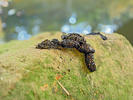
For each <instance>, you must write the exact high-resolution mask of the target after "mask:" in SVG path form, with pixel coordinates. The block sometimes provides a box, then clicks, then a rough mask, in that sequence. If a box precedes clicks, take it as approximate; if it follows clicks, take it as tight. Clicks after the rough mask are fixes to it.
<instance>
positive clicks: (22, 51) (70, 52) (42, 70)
mask: <svg viewBox="0 0 133 100" xmlns="http://www.w3.org/2000/svg"><path fill="white" fill-rule="evenodd" d="M60 36H61V33H60V32H53V33H44V34H40V35H38V36H35V37H33V38H31V39H30V40H25V41H12V42H10V43H6V44H3V45H0V100H133V47H132V46H131V44H130V43H129V42H128V41H127V40H126V38H125V37H123V36H121V35H118V34H111V35H106V36H107V37H108V40H107V41H103V40H102V39H101V38H100V37H99V36H84V37H85V39H86V40H87V42H88V43H89V44H91V46H92V47H93V48H94V49H95V50H96V52H95V62H96V65H97V71H95V72H92V73H90V72H89V70H88V69H87V68H86V66H85V62H84V56H83V54H81V53H80V52H78V51H77V50H76V49H63V50H54V49H50V50H47V49H43V50H39V49H35V46H36V45H37V43H39V42H41V41H42V40H44V39H52V38H58V39H59V40H60ZM57 78H60V79H59V82H60V83H61V84H62V85H63V86H64V87H65V88H66V89H67V91H68V92H69V93H70V95H69V96H67V95H66V93H65V92H64V91H63V89H62V88H61V87H60V85H59V84H58V83H57V80H56V79H57Z"/></svg>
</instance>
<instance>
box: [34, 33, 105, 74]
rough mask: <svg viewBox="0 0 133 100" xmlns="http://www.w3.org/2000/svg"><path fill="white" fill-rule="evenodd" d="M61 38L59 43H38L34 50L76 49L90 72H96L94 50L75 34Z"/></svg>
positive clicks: (53, 40)
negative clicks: (81, 54) (83, 58)
mask: <svg viewBox="0 0 133 100" xmlns="http://www.w3.org/2000/svg"><path fill="white" fill-rule="evenodd" d="M96 34H97V33H96ZM96 34H94V35H96ZM92 35H93V34H92ZM98 35H99V33H98ZM100 36H101V37H104V39H103V40H106V39H107V38H106V37H105V36H103V35H100ZM61 38H62V41H59V40H58V39H52V40H51V41H50V40H44V41H42V42H41V43H39V44H38V45H37V46H36V48H37V49H51V48H53V49H59V48H76V49H77V50H78V51H79V52H81V53H83V54H84V57H85V63H86V66H87V68H88V69H89V70H90V71H91V72H93V71H95V70H96V65H95V62H94V55H93V54H94V53H95V50H94V49H93V48H92V47H91V46H90V45H89V44H87V43H86V40H85V39H84V37H83V36H81V35H79V34H77V33H71V34H68V35H62V36H61ZM105 38H106V39H105Z"/></svg>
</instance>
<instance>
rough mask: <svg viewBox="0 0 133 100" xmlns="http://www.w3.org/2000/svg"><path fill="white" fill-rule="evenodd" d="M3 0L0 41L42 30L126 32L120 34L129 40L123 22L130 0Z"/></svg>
mask: <svg viewBox="0 0 133 100" xmlns="http://www.w3.org/2000/svg"><path fill="white" fill-rule="evenodd" d="M3 1H6V0H1V1H0V5H1V6H0V19H1V21H0V23H1V24H0V27H1V28H0V30H1V29H2V31H3V32H0V41H1V42H0V43H4V42H8V41H10V40H14V39H17V40H26V39H29V38H30V37H32V36H33V35H36V34H38V33H40V32H45V31H62V32H66V33H67V32H68V33H71V32H76V33H84V34H88V33H90V32H97V31H100V32H105V33H108V34H112V33H113V32H120V33H126V34H124V35H125V36H126V37H127V38H128V39H129V40H130V41H131V43H133V42H132V41H133V40H132V39H130V38H131V37H130V36H132V35H130V34H131V32H130V33H129V32H126V31H124V29H125V27H126V26H125V24H126V23H127V22H128V21H129V20H132V18H133V13H132V12H133V1H130V0H126V1H124V0H117V1H113V2H110V1H107V0H99V1H97V2H95V1H94V0H56V1H54V0H28V1H27V0H9V2H3ZM103 5H104V6H103ZM128 26H131V25H130V24H128ZM128 26H127V27H128ZM121 28H122V29H121ZM129 30H130V31H131V30H132V28H129ZM2 33H3V34H2Z"/></svg>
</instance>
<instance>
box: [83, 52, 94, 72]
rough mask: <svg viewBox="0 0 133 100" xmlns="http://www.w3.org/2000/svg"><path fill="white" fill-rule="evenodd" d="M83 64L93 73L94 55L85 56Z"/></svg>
mask: <svg viewBox="0 0 133 100" xmlns="http://www.w3.org/2000/svg"><path fill="white" fill-rule="evenodd" d="M84 56H85V63H86V66H87V68H88V69H89V70H90V71H91V72H94V71H95V70H96V65H95V62H94V55H93V53H89V54H85V55H84Z"/></svg>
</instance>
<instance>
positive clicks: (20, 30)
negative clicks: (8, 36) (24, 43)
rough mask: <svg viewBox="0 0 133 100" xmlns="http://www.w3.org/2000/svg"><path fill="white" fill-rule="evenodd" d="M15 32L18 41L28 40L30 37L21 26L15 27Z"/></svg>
mask: <svg viewBox="0 0 133 100" xmlns="http://www.w3.org/2000/svg"><path fill="white" fill-rule="evenodd" d="M15 30H16V32H17V33H18V36H17V39H18V40H28V39H29V38H30V37H31V35H30V34H29V33H28V32H27V30H26V28H25V27H23V26H17V27H16V29H15Z"/></svg>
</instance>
